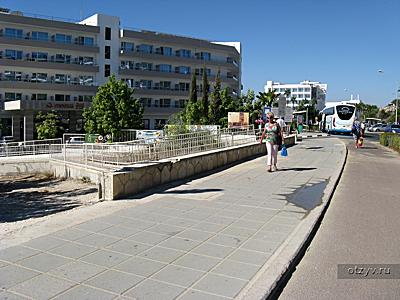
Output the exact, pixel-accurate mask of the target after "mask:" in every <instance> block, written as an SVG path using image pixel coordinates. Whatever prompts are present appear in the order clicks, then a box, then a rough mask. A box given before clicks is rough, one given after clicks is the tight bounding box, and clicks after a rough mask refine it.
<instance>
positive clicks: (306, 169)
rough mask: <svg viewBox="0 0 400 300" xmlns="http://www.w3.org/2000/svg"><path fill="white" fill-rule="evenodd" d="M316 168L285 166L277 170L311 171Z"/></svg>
mask: <svg viewBox="0 0 400 300" xmlns="http://www.w3.org/2000/svg"><path fill="white" fill-rule="evenodd" d="M316 169H317V168H285V169H279V171H297V172H303V171H312V170H316Z"/></svg>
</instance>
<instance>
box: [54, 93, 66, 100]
mask: <svg viewBox="0 0 400 300" xmlns="http://www.w3.org/2000/svg"><path fill="white" fill-rule="evenodd" d="M54 98H55V100H56V101H64V100H65V96H64V95H62V94H55V96H54Z"/></svg>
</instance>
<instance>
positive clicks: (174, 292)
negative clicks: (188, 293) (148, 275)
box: [124, 279, 185, 300]
mask: <svg viewBox="0 0 400 300" xmlns="http://www.w3.org/2000/svg"><path fill="white" fill-rule="evenodd" d="M184 290H185V289H184V288H182V287H177V286H175V285H171V284H167V283H164V282H159V281H155V280H151V279H148V280H146V281H144V282H143V283H141V284H139V285H138V286H137V287H135V288H133V289H132V290H130V291H128V292H127V293H125V294H124V295H126V296H128V297H132V298H134V299H137V300H160V299H163V300H172V299H176V297H177V296H179V295H180V294H181V293H182V292H183V291H184Z"/></svg>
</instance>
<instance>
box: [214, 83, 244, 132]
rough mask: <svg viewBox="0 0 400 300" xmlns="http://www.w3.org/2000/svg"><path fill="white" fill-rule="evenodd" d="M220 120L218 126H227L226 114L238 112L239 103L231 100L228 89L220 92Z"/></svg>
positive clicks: (233, 99)
mask: <svg viewBox="0 0 400 300" xmlns="http://www.w3.org/2000/svg"><path fill="white" fill-rule="evenodd" d="M221 100H222V104H221V118H220V119H219V125H221V126H222V127H227V126H228V112H234V111H238V108H239V106H240V105H239V101H238V99H236V98H233V97H232V96H231V95H230V94H229V90H228V88H225V89H223V90H222V91H221Z"/></svg>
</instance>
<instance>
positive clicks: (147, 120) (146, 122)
mask: <svg viewBox="0 0 400 300" xmlns="http://www.w3.org/2000/svg"><path fill="white" fill-rule="evenodd" d="M143 126H144V129H150V119H143Z"/></svg>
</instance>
